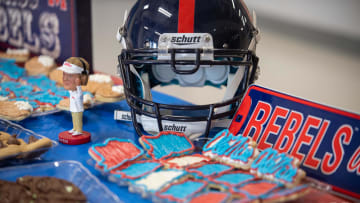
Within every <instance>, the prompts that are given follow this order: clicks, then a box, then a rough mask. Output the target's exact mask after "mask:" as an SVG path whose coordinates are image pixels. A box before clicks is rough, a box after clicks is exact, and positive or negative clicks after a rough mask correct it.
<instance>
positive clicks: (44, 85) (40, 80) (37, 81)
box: [20, 75, 56, 90]
mask: <svg viewBox="0 0 360 203" xmlns="http://www.w3.org/2000/svg"><path fill="white" fill-rule="evenodd" d="M20 81H21V82H22V83H23V84H25V85H31V86H33V87H36V89H37V90H48V89H50V88H51V87H55V86H56V82H55V81H52V80H50V79H49V78H48V77H46V76H45V75H36V76H26V77H21V79H20Z"/></svg>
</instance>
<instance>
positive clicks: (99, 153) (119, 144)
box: [88, 138, 144, 172]
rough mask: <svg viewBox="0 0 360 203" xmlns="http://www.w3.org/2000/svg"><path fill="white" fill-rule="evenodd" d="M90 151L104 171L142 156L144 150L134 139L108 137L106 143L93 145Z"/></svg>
mask: <svg viewBox="0 0 360 203" xmlns="http://www.w3.org/2000/svg"><path fill="white" fill-rule="evenodd" d="M88 153H89V155H90V156H91V157H92V158H93V159H94V160H96V161H97V164H98V165H99V166H101V167H103V169H104V171H106V172H108V171H110V170H112V169H115V168H117V167H119V166H121V165H123V164H124V163H126V162H128V161H132V160H136V159H138V158H140V157H141V156H142V155H143V153H144V151H143V150H142V149H141V148H140V147H138V146H137V145H136V144H135V143H134V142H133V141H132V140H129V139H119V138H108V139H106V140H105V142H104V143H98V144H94V145H92V146H91V147H90V148H89V150H88Z"/></svg>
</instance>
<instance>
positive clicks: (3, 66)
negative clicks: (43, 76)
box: [0, 61, 25, 81]
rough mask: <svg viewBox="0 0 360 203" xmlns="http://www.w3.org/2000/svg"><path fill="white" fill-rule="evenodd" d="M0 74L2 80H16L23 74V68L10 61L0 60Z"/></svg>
mask: <svg viewBox="0 0 360 203" xmlns="http://www.w3.org/2000/svg"><path fill="white" fill-rule="evenodd" d="M0 75H2V76H3V81H17V80H18V79H19V78H20V77H23V76H25V70H24V69H23V68H21V67H19V66H17V65H16V64H15V63H13V62H11V61H0Z"/></svg>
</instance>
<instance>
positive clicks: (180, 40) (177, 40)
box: [171, 35, 201, 45]
mask: <svg viewBox="0 0 360 203" xmlns="http://www.w3.org/2000/svg"><path fill="white" fill-rule="evenodd" d="M200 38H201V36H192V37H187V36H185V35H183V36H182V37H172V38H171V43H173V44H177V45H190V44H197V43H199V42H200Z"/></svg>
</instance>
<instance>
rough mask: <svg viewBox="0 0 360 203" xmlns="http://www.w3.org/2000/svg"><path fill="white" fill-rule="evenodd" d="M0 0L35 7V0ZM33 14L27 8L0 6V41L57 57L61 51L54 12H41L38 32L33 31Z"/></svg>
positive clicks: (58, 24)
mask: <svg viewBox="0 0 360 203" xmlns="http://www.w3.org/2000/svg"><path fill="white" fill-rule="evenodd" d="M10 2H11V1H4V0H3V1H2V0H0V5H6V6H18V7H21V8H26V7H28V8H30V9H36V8H37V7H38V4H39V2H38V1H35V0H32V1H31V0H27V1H26V0H23V1H14V2H15V3H14V4H11V3H10ZM32 23H35V22H33V14H32V12H31V11H30V10H29V9H20V8H7V9H5V8H4V7H2V6H0V41H1V42H7V43H9V45H12V46H14V47H24V48H26V49H28V50H29V51H31V52H33V53H41V54H44V55H49V56H51V57H53V58H58V57H59V56H60V53H61V45H60V39H59V32H60V23H59V18H58V16H57V15H56V13H50V12H43V13H41V14H40V17H39V21H38V24H39V30H40V34H36V33H33V30H32V27H31V26H32Z"/></svg>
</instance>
